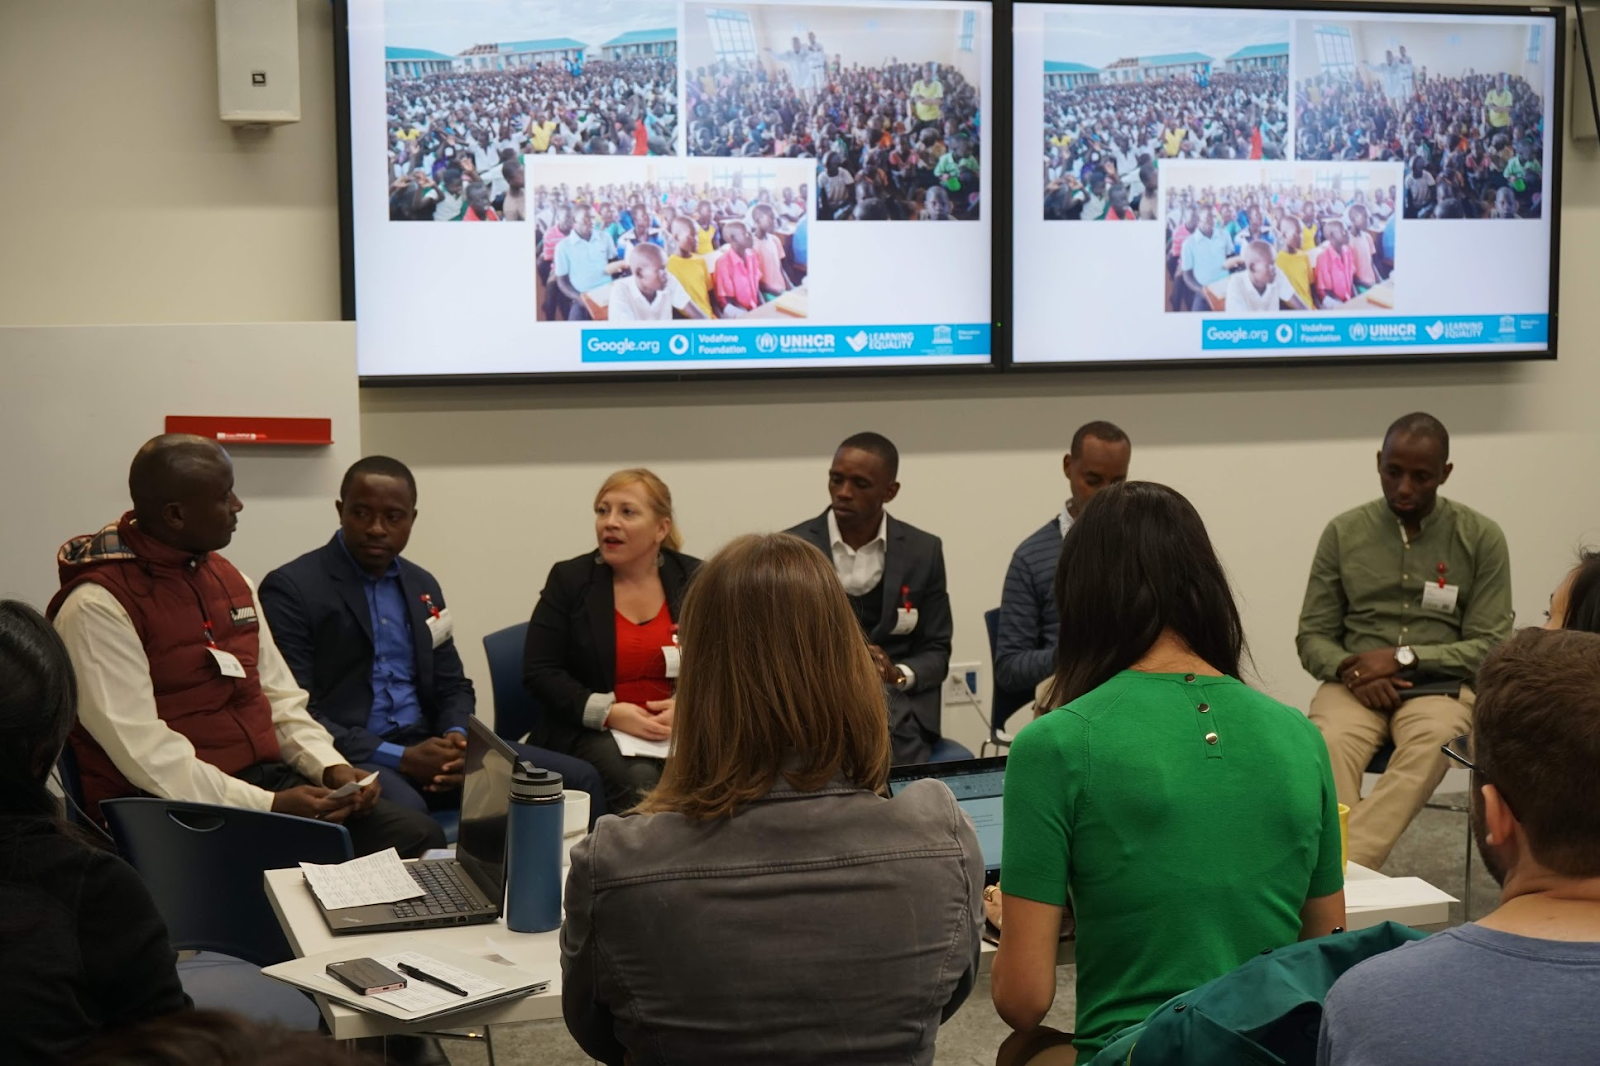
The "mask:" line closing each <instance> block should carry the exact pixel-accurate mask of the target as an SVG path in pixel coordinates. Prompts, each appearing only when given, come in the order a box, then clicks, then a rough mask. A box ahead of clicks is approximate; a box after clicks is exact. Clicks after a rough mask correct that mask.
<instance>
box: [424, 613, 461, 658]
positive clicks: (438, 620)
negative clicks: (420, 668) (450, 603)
mask: <svg viewBox="0 0 1600 1066" xmlns="http://www.w3.org/2000/svg"><path fill="white" fill-rule="evenodd" d="M428 635H429V636H430V637H432V638H433V646H434V647H435V648H437V647H438V646H439V645H441V644H443V643H444V642H445V641H447V640H449V639H451V638H452V637H454V636H455V635H456V623H455V619H453V618H451V617H450V608H448V607H446V608H444V609H443V610H442V611H440V612H439V613H438V614H430V615H429V616H428Z"/></svg>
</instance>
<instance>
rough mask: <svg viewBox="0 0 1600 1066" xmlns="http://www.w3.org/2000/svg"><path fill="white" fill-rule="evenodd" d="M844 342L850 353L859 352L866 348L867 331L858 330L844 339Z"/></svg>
mask: <svg viewBox="0 0 1600 1066" xmlns="http://www.w3.org/2000/svg"><path fill="white" fill-rule="evenodd" d="M844 342H845V343H846V344H848V345H849V346H850V350H851V351H852V352H859V351H860V350H861V349H863V348H865V347H866V346H867V331H866V330H864V329H858V330H856V331H855V332H854V333H852V334H850V336H848V337H846V338H845V339H844Z"/></svg>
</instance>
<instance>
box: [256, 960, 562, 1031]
mask: <svg viewBox="0 0 1600 1066" xmlns="http://www.w3.org/2000/svg"><path fill="white" fill-rule="evenodd" d="M368 951H369V952H370V955H364V954H363V953H362V951H361V949H360V948H359V947H356V946H346V947H342V948H339V949H338V950H335V951H328V952H324V953H323V954H321V955H311V956H308V957H307V958H304V959H294V960H293V961H290V962H283V963H279V964H278V965H276V966H268V967H266V968H265V969H263V970H262V971H261V972H262V973H264V974H266V975H267V976H268V977H271V978H274V979H276V980H279V981H283V982H285V983H287V984H291V985H294V986H295V987H296V988H303V989H305V990H306V991H308V992H315V993H317V994H319V995H323V996H327V997H328V998H330V999H336V1000H338V1001H339V1002H340V1003H345V1004H348V1005H349V1006H352V1007H356V1008H358V1009H360V1010H365V1011H370V1012H372V1013H374V1014H382V1015H386V1016H388V1017H390V1018H398V1019H399V1020H401V1021H406V1022H413V1021H422V1020H425V1019H435V1018H439V1017H441V1016H444V1015H450V1014H458V1013H460V1012H462V1011H469V1010H473V1009H475V1008H478V1007H482V1006H486V1005H488V1004H491V1003H498V1002H500V1001H502V1000H506V999H514V998H517V997H520V996H535V995H538V994H539V993H541V992H544V991H545V990H547V989H548V988H549V987H550V978H549V977H548V976H545V975H541V974H537V973H531V972H529V971H527V970H524V969H522V968H520V967H517V966H512V965H509V964H508V963H506V961H505V960H504V959H500V958H499V957H498V956H492V957H488V958H477V957H474V956H472V955H465V954H462V953H461V952H457V951H450V950H449V949H447V948H440V947H430V948H429V949H428V950H427V951H426V952H421V951H396V950H393V949H392V948H388V949H385V948H379V949H377V950H376V951H373V950H372V949H371V948H369V949H368ZM367 957H370V958H372V959H373V960H375V961H376V962H378V963H380V964H382V965H384V966H387V967H388V968H389V969H391V970H394V971H395V972H396V973H400V967H399V964H400V963H402V962H403V963H406V964H407V965H409V966H412V967H415V968H416V969H418V970H421V971H422V972H423V973H425V974H427V975H429V976H430V977H437V978H440V979H441V980H444V981H447V982H449V983H450V984H453V985H455V986H456V987H457V988H460V989H461V990H462V991H464V992H466V993H467V994H466V995H465V996H461V995H457V994H456V993H454V992H451V991H449V990H448V989H445V988H441V987H439V986H438V985H435V984H433V983H432V982H429V981H424V980H419V979H418V978H416V977H412V976H409V975H403V976H405V977H406V987H405V988H403V989H398V990H396V991H394V992H379V993H377V994H376V995H371V996H363V995H362V994H361V993H359V992H357V991H356V990H354V989H353V988H351V987H350V986H349V985H346V984H344V983H343V982H342V981H339V980H338V979H337V978H334V977H330V976H329V975H328V964H329V963H332V962H348V961H349V960H351V959H358V958H367Z"/></svg>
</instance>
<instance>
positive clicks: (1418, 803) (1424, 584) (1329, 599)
mask: <svg viewBox="0 0 1600 1066" xmlns="http://www.w3.org/2000/svg"><path fill="white" fill-rule="evenodd" d="M1449 459H1450V434H1449V432H1448V431H1447V430H1446V429H1445V427H1444V426H1443V424H1441V423H1440V422H1439V420H1438V419H1436V418H1434V417H1433V416H1432V415H1427V414H1410V415H1406V416H1405V417H1403V418H1401V419H1399V420H1398V421H1396V422H1395V423H1394V425H1392V426H1390V427H1389V432H1388V433H1387V434H1386V435H1385V436H1384V439H1383V450H1382V451H1380V452H1379V453H1378V478H1379V481H1380V482H1381V483H1382V486H1383V499H1381V500H1374V501H1373V502H1371V503H1368V504H1365V505H1363V506H1361V507H1357V508H1356V509H1355V510H1353V511H1346V512H1345V513H1344V514H1342V515H1340V516H1339V517H1337V518H1335V519H1334V520H1333V521H1332V522H1329V523H1328V526H1327V528H1326V529H1324V530H1323V532H1322V539H1321V540H1320V541H1319V542H1318V544H1317V554H1316V558H1315V559H1314V560H1313V561H1312V563H1311V580H1310V581H1309V582H1308V583H1307V585H1306V598H1305V604H1304V606H1302V607H1301V609H1300V632H1299V636H1298V637H1297V638H1296V642H1295V643H1296V645H1297V646H1298V648H1299V651H1300V662H1301V664H1302V665H1304V666H1305V668H1306V670H1307V671H1309V672H1310V673H1311V675H1312V676H1313V677H1315V678H1317V679H1318V680H1319V681H1321V682H1323V684H1322V687H1321V688H1319V689H1318V690H1317V694H1316V696H1315V697H1313V699H1312V701H1311V720H1312V721H1314V722H1315V723H1316V724H1317V726H1318V727H1319V728H1320V729H1321V730H1322V734H1323V736H1324V737H1325V738H1326V739H1327V742H1328V753H1329V755H1330V756H1331V757H1332V760H1333V778H1334V783H1335V785H1336V787H1337V789H1338V793H1339V802H1341V803H1343V804H1345V805H1347V806H1348V807H1349V808H1350V859H1351V861H1352V862H1357V863H1360V864H1361V865H1363V866H1368V867H1373V868H1376V867H1378V866H1381V865H1382V864H1383V861H1384V860H1385V859H1386V858H1388V855H1389V850H1390V849H1391V848H1393V847H1394V842H1395V841H1396V840H1397V839H1399V836H1400V834H1401V833H1402V832H1404V831H1405V828H1406V826H1407V825H1409V824H1410V822H1411V819H1412V818H1413V817H1414V816H1415V815H1416V813H1417V811H1419V810H1421V808H1422V805H1423V804H1424V803H1426V802H1427V800H1428V797H1429V796H1430V795H1432V794H1433V790H1434V789H1435V788H1437V787H1438V785H1439V782H1440V780H1442V779H1443V777H1444V772H1445V769H1446V766H1445V756H1444V754H1443V753H1442V752H1441V751H1440V750H1439V748H1440V745H1442V744H1444V743H1445V742H1446V741H1449V740H1451V739H1452V738H1454V737H1456V736H1459V735H1460V734H1462V733H1466V732H1467V731H1468V729H1469V726H1470V719H1471V708H1472V699H1473V697H1472V690H1471V689H1470V688H1469V687H1467V686H1466V685H1462V687H1461V689H1460V696H1459V698H1453V697H1451V696H1448V695H1427V696H1416V697H1414V698H1408V697H1407V694H1406V693H1407V690H1408V689H1410V688H1412V687H1413V686H1414V685H1417V684H1426V683H1428V682H1437V681H1450V680H1456V681H1465V682H1470V681H1471V679H1472V675H1473V673H1474V672H1475V671H1476V670H1477V668H1478V664H1479V663H1480V662H1482V661H1483V657H1484V656H1485V655H1486V654H1487V653H1488V651H1489V649H1490V648H1492V647H1493V646H1494V645H1496V644H1498V643H1499V642H1500V641H1502V640H1504V639H1505V638H1506V637H1507V636H1508V635H1510V633H1511V619H1512V611H1511V561H1510V558H1509V555H1508V553H1507V551H1506V539H1505V534H1503V533H1501V532H1500V527H1499V526H1498V525H1496V524H1495V523H1494V522H1493V521H1492V520H1491V519H1488V518H1485V517H1484V516H1483V515H1480V514H1478V513H1477V512H1476V511H1473V510H1471V509H1470V508H1467V507H1464V506H1462V505H1461V504H1459V503H1455V502H1453V501H1451V500H1442V499H1440V498H1439V487H1440V486H1441V485H1443V484H1444V483H1445V481H1446V479H1448V478H1449V477H1450V471H1451V469H1452V467H1451V465H1450V462H1449ZM1386 742H1392V743H1393V744H1394V746H1395V751H1394V754H1393V756H1391V757H1390V759H1389V767H1388V769H1387V770H1386V771H1384V774H1383V776H1382V777H1381V778H1380V779H1379V781H1378V784H1377V786H1376V787H1374V788H1373V790H1372V795H1370V796H1368V797H1367V798H1366V799H1365V800H1363V799H1361V775H1362V772H1363V771H1364V770H1365V769H1366V767H1367V764H1368V763H1369V762H1370V761H1371V760H1372V756H1373V755H1374V753H1376V752H1377V750H1378V749H1379V748H1380V747H1382V746H1383V745H1384V744H1385V743H1386Z"/></svg>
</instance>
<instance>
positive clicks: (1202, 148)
mask: <svg viewBox="0 0 1600 1066" xmlns="http://www.w3.org/2000/svg"><path fill="white" fill-rule="evenodd" d="M1134 41H1137V42H1139V47H1140V48H1142V49H1144V50H1145V51H1144V52H1143V54H1140V55H1129V54H1128V50H1129V47H1130V45H1129V42H1134ZM1288 41H1289V22H1288V20H1287V19H1283V18H1273V17H1256V16H1234V15H1226V16H1224V15H1217V16H1212V15H1206V14H1202V13H1198V12H1196V13H1189V12H1184V13H1183V14H1181V15H1179V14H1171V15H1168V16H1167V17H1163V18H1159V19H1153V18H1151V17H1150V15H1149V14H1147V13H1146V14H1127V13H1122V12H1111V11H1104V12H1102V11H1077V10H1075V11H1071V12H1058V11H1052V12H1049V13H1048V14H1046V16H1045V38H1044V54H1045V63H1044V145H1043V148H1044V183H1045V201H1044V217H1045V218H1046V219H1051V220H1074V221H1096V222H1098V221H1130V220H1134V219H1140V218H1142V219H1146V220H1150V219H1155V218H1157V217H1159V211H1158V210H1157V201H1156V198H1155V196H1154V191H1155V188H1156V172H1157V169H1158V165H1159V164H1160V162H1161V161H1162V160H1166V159H1282V158H1284V152H1285V148H1286V147H1287V146H1286V143H1285V142H1286V140H1287V135H1288V128H1289V96H1288V85H1289V44H1288Z"/></svg>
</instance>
